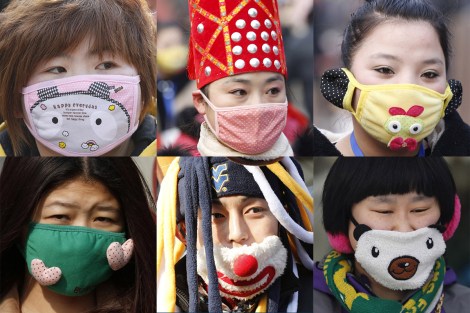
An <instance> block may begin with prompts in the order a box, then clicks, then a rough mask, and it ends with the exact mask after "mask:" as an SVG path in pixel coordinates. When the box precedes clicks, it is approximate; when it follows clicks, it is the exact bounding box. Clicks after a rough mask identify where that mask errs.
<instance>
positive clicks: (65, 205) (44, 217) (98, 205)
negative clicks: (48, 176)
mask: <svg viewBox="0 0 470 313" xmlns="http://www.w3.org/2000/svg"><path fill="white" fill-rule="evenodd" d="M34 221H35V222H37V223H41V224H54V225H67V226H82V227H89V228H96V229H100V230H105V231H111V232H121V231H123V230H124V216H123V213H122V210H121V207H120V205H119V202H118V200H117V199H116V198H115V197H114V196H113V195H112V194H111V193H110V191H109V190H108V188H106V186H105V185H103V184H102V183H100V182H96V181H85V180H84V179H81V178H77V179H74V180H71V181H69V182H66V183H64V184H62V185H60V186H59V187H57V188H56V189H54V190H52V191H51V192H50V193H49V194H48V195H47V196H46V197H45V198H44V199H43V200H42V201H41V202H40V204H39V206H38V208H37V210H36V214H35V216H34Z"/></svg>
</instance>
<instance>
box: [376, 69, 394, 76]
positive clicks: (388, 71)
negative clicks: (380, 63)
mask: <svg viewBox="0 0 470 313" xmlns="http://www.w3.org/2000/svg"><path fill="white" fill-rule="evenodd" d="M375 71H376V72H379V73H380V74H384V75H392V74H395V73H394V72H393V71H392V70H391V69H390V68H388V67H379V68H376V69H375Z"/></svg>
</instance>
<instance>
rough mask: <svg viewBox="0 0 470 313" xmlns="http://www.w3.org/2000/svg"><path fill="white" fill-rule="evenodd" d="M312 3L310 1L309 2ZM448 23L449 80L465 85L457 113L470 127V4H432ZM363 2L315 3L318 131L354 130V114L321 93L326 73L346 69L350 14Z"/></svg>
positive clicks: (440, 0) (459, 0)
mask: <svg viewBox="0 0 470 313" xmlns="http://www.w3.org/2000/svg"><path fill="white" fill-rule="evenodd" d="M307 1H309V0H307ZM431 1H432V2H433V3H435V4H436V6H437V7H438V8H439V9H440V10H441V11H442V12H444V14H445V15H446V16H447V17H448V20H449V28H450V32H451V34H452V37H451V44H452V48H453V55H452V56H451V64H450V67H449V72H448V79H457V80H460V81H461V82H462V85H463V102H462V105H461V107H460V109H459V110H458V111H459V112H460V115H461V116H462V119H463V120H464V121H465V122H466V123H467V124H470V104H466V103H465V102H466V101H467V100H469V99H470V63H469V62H468V56H469V55H470V41H469V40H468V34H469V33H470V23H469V22H468V21H469V20H470V0H431ZM363 3H364V0H315V2H314V11H313V12H314V17H313V19H314V39H315V44H314V47H315V57H314V60H315V65H314V69H315V70H314V73H315V79H314V81H315V82H314V90H315V91H314V102H313V103H314V123H315V126H317V127H319V128H325V129H327V130H330V131H334V132H345V131H347V130H348V129H349V128H350V127H351V126H350V125H351V114H350V113H349V112H347V111H345V110H342V109H339V108H337V107H335V106H334V105H332V104H330V103H329V102H328V101H326V100H325V99H324V98H323V96H322V95H321V93H320V78H321V75H322V74H323V73H324V72H325V70H327V69H332V68H338V67H343V64H342V62H341V41H342V38H343V31H344V29H345V27H346V25H347V24H348V22H349V19H350V16H351V14H352V13H353V12H354V11H355V10H356V9H357V8H358V7H359V6H360V5H362V4H363Z"/></svg>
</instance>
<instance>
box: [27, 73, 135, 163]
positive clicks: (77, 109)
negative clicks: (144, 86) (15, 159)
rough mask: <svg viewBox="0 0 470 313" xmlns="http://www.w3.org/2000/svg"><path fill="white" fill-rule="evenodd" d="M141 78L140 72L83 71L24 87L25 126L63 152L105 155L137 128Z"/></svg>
mask: <svg viewBox="0 0 470 313" xmlns="http://www.w3.org/2000/svg"><path fill="white" fill-rule="evenodd" d="M139 82H140V77H139V76H124V75H79V76H72V77H67V78H62V79H57V80H50V81H46V82H41V83H38V84H34V85H31V86H28V87H25V88H23V90H22V93H23V100H24V102H23V106H24V111H25V113H26V118H25V123H26V126H27V127H28V129H29V131H30V132H31V134H32V135H33V136H34V138H35V139H36V140H37V141H39V142H40V143H42V144H43V145H44V146H46V147H47V148H49V149H51V150H53V151H55V152H57V153H60V154H62V155H65V156H99V155H102V154H104V153H106V152H109V151H110V150H112V149H114V148H116V147H117V146H119V145H120V144H121V143H123V142H124V141H125V140H127V139H128V138H129V137H130V136H131V135H132V134H133V133H134V132H135V131H136V130H137V127H138V124H139V120H138V118H139V113H140V111H139V103H140V101H141V100H140V86H139Z"/></svg>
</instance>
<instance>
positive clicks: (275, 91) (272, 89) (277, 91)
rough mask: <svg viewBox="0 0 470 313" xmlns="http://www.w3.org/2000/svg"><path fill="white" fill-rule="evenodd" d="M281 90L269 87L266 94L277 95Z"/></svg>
mask: <svg viewBox="0 0 470 313" xmlns="http://www.w3.org/2000/svg"><path fill="white" fill-rule="evenodd" d="M280 92H281V89H279V88H271V89H269V90H268V92H267V94H268V95H278V94H279V93H280Z"/></svg>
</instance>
